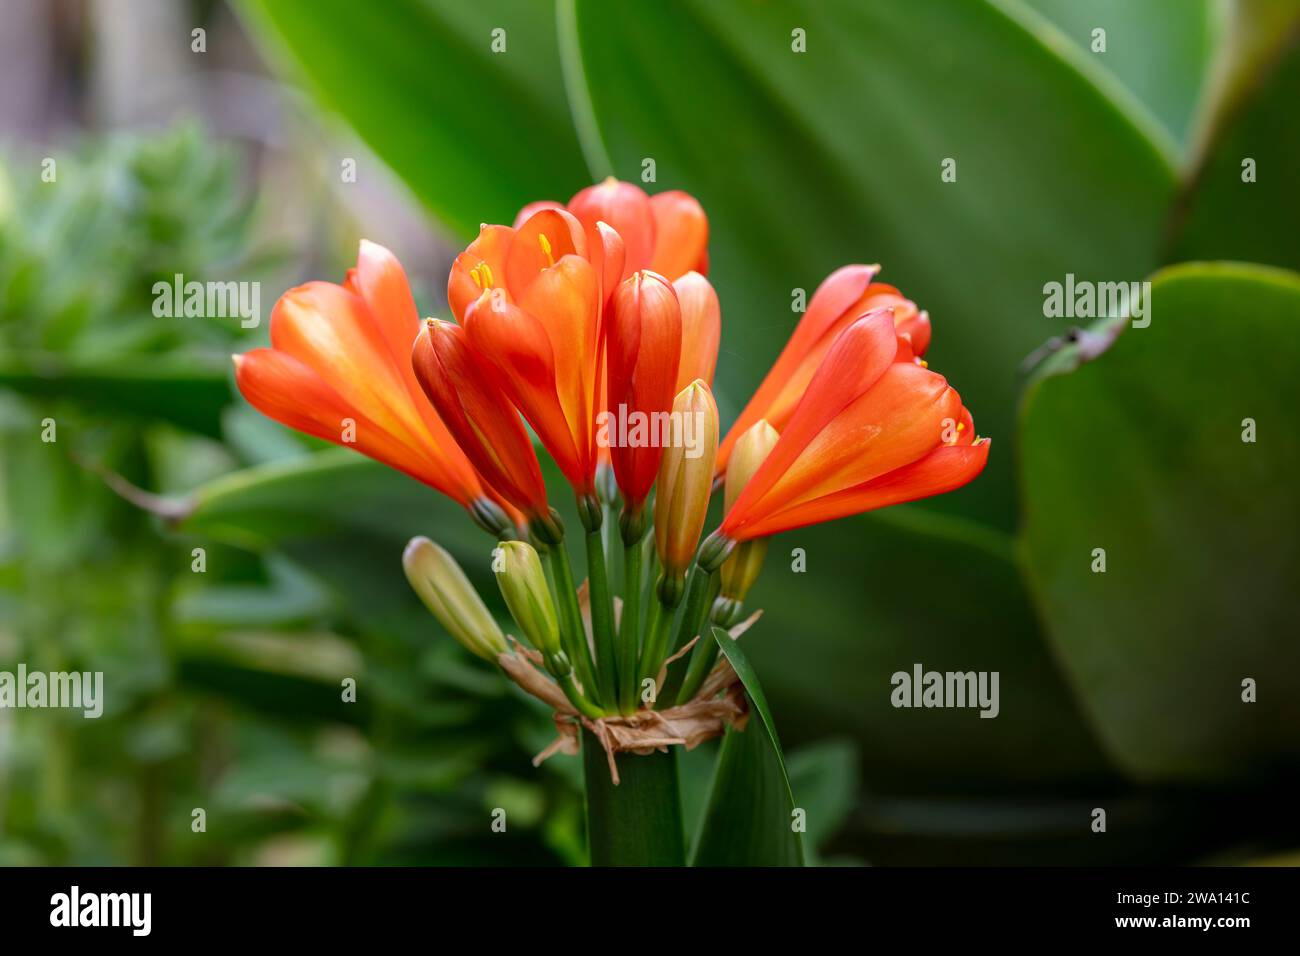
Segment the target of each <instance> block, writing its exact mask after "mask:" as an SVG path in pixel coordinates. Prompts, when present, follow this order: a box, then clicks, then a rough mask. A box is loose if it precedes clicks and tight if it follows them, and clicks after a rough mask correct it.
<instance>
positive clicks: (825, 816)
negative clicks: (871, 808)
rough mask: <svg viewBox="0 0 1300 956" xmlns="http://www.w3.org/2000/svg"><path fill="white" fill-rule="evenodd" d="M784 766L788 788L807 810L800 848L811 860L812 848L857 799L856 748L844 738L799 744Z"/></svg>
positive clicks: (838, 824) (828, 835) (818, 845)
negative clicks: (804, 744) (802, 848)
mask: <svg viewBox="0 0 1300 956" xmlns="http://www.w3.org/2000/svg"><path fill="white" fill-rule="evenodd" d="M786 770H787V771H788V772H789V774H790V789H791V790H792V791H793V792H795V793H797V794H799V803H800V806H801V807H802V808H803V809H804V810H805V811H806V812H807V823H808V831H807V834H806V840H805V843H804V850H805V852H807V854H808V857H809V862H810V863H815V851H817V850H820V849H821V848H822V846H823V845H824V844H825V843H826V842H827V841H828V840H829V839H830V838H831V837H833V836H834V835H835V832H836V831H837V830H838V829H839V828H840V827H841V826H842V825H843V824H844V822H845V821H846V820H847V819H848V818H849V814H850V813H852V811H853V808H854V806H855V804H856V802H857V796H858V748H857V745H856V744H854V742H853V741H852V740H845V739H831V740H825V741H820V742H818V743H815V744H810V745H809V746H807V747H800V748H799V749H798V750H796V751H793V752H792V753H791V754H790V756H789V758H788V759H787V760H786Z"/></svg>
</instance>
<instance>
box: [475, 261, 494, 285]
mask: <svg viewBox="0 0 1300 956" xmlns="http://www.w3.org/2000/svg"><path fill="white" fill-rule="evenodd" d="M478 267H479V269H480V271H481V272H482V275H483V286H482V287H483V288H485V289H493V288H496V280H495V279H494V278H493V277H492V267H491V266H489V265H488V264H487V263H486V262H480V263H479V264H478Z"/></svg>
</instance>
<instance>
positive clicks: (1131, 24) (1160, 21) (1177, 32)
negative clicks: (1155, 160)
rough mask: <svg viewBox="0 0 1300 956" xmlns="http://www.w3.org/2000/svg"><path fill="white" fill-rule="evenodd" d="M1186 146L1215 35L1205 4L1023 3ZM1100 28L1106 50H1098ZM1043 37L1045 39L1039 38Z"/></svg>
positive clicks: (1118, 0)
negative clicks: (1117, 83)
mask: <svg viewBox="0 0 1300 956" xmlns="http://www.w3.org/2000/svg"><path fill="white" fill-rule="evenodd" d="M1024 2H1026V3H1027V4H1028V5H1029V6H1031V7H1033V8H1034V9H1035V10H1037V11H1038V12H1039V13H1041V14H1042V15H1043V16H1044V17H1046V18H1047V19H1048V20H1050V21H1051V22H1052V24H1054V25H1055V26H1056V27H1057V28H1059V29H1060V31H1061V33H1062V34H1063V35H1064V37H1065V38H1066V39H1068V40H1069V41H1070V42H1071V43H1073V44H1075V45H1076V46H1078V47H1079V49H1080V50H1081V51H1082V52H1083V53H1084V55H1085V56H1088V57H1090V58H1092V59H1093V60H1094V61H1095V62H1096V64H1097V65H1098V66H1100V67H1101V68H1102V69H1104V70H1106V71H1107V72H1108V73H1110V74H1112V75H1113V76H1114V77H1115V79H1116V80H1117V81H1118V82H1120V83H1121V84H1123V86H1124V87H1125V88H1126V89H1127V90H1129V91H1130V92H1131V93H1132V94H1133V95H1134V96H1135V97H1137V99H1138V100H1140V101H1141V102H1142V103H1143V104H1144V105H1145V107H1146V108H1147V109H1149V110H1150V111H1151V112H1152V114H1153V115H1154V116H1155V117H1156V118H1157V119H1158V120H1159V121H1160V123H1161V125H1162V126H1163V127H1164V128H1165V131H1166V132H1167V133H1168V134H1169V135H1171V136H1173V137H1174V138H1175V139H1176V140H1178V142H1179V143H1185V142H1186V141H1187V136H1188V134H1189V132H1190V131H1191V126H1192V120H1193V117H1194V115H1195V113H1196V105H1197V103H1198V102H1199V100H1200V95H1201V89H1202V86H1203V83H1204V80H1205V76H1206V72H1207V69H1208V67H1209V65H1210V62H1211V59H1212V56H1213V54H1214V52H1215V44H1216V40H1217V39H1218V35H1219V19H1220V18H1219V17H1218V16H1217V12H1218V4H1216V3H1213V2H1211V0H1141V2H1139V3H1134V2H1133V0H1089V2H1087V3H1079V2H1078V0H1024ZM1098 29H1101V30H1104V31H1105V49H1104V50H1096V49H1094V47H1096V46H1098V45H1099V43H1098V41H1099V40H1100V38H1099V37H1098V38H1094V33H1093V31H1095V30H1098ZM1044 36H1045V39H1046V35H1045V34H1044Z"/></svg>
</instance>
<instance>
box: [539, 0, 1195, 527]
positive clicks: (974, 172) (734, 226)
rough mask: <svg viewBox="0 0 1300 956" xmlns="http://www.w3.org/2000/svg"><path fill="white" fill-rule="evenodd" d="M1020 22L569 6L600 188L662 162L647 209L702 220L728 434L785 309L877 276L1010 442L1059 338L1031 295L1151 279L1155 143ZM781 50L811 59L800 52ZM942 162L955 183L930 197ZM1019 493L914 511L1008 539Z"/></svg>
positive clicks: (815, 6)
mask: <svg viewBox="0 0 1300 956" xmlns="http://www.w3.org/2000/svg"><path fill="white" fill-rule="evenodd" d="M1022 9H1023V8H1020V7H1015V8H1012V7H1009V6H1004V5H1003V4H1002V3H995V2H972V0H914V2H910V3H861V2H853V0H822V2H813V0H799V2H791V3H782V4H775V3H758V2H754V0H683V2H681V3H675V4H671V5H667V4H648V3H606V2H600V0H563V2H562V4H561V17H560V24H561V42H562V47H563V48H565V49H568V50H573V51H577V52H576V53H575V54H574V55H572V56H569V57H567V58H566V62H565V67H566V71H567V72H568V75H569V78H570V80H571V83H570V91H571V93H574V94H577V93H579V92H580V91H581V90H582V89H583V88H585V90H586V91H587V96H586V97H580V96H579V97H576V100H575V111H576V113H577V115H578V117H579V119H580V121H581V122H582V124H583V126H584V128H592V129H594V130H596V131H597V134H598V135H593V136H591V137H589V138H588V141H587V143H586V144H585V145H587V147H588V158H589V161H591V162H592V165H593V167H595V168H594V170H593V171H596V172H603V171H604V167H606V166H608V168H609V170H611V171H613V172H614V173H616V174H617V175H619V176H621V177H623V178H627V179H639V178H640V176H641V171H642V168H643V165H642V164H643V160H644V159H647V158H652V159H654V160H655V163H656V172H657V182H656V184H655V185H653V186H652V187H651V188H653V189H670V188H677V187H680V188H685V189H687V190H690V191H691V192H693V193H695V194H696V195H697V196H698V197H699V198H700V200H701V201H702V202H703V203H704V206H705V208H706V209H707V210H708V213H709V216H710V228H711V243H710V255H711V257H712V268H711V276H712V277H713V278H714V279H715V280H716V284H717V287H718V291H719V294H720V296H721V299H722V303H723V316H724V321H723V355H722V358H721V361H720V362H719V369H718V378H719V383H720V391H721V393H722V396H721V397H722V404H723V406H724V412H725V411H726V409H727V408H730V409H732V410H734V409H735V408H736V407H737V406H738V405H739V404H741V403H742V402H743V400H744V397H745V396H746V395H747V394H748V391H749V390H750V389H752V388H753V387H754V386H755V385H756V384H757V382H758V381H759V379H760V378H761V377H762V375H763V374H764V373H765V372H766V370H767V368H768V367H769V365H770V363H771V361H772V360H773V359H774V358H775V356H776V354H777V352H778V351H779V350H780V348H781V346H782V344H783V343H784V342H785V340H786V339H787V337H788V336H789V334H790V331H791V329H792V328H793V326H794V323H795V320H796V319H797V318H798V316H797V315H794V314H792V313H791V290H793V289H795V288H803V289H806V290H808V292H810V293H811V291H812V289H813V287H815V286H816V284H817V283H818V282H820V281H821V279H822V278H823V277H824V276H825V275H826V274H827V273H829V272H830V271H831V270H832V269H834V268H836V267H837V266H840V265H842V264H844V263H846V262H864V261H865V262H877V261H878V262H880V263H882V264H883V266H884V272H883V274H882V278H883V279H884V280H886V281H889V282H893V283H895V284H897V285H899V286H900V287H901V288H902V289H903V290H904V291H905V292H906V293H907V294H908V295H910V296H911V297H913V298H914V299H916V300H917V302H919V303H920V304H921V305H922V306H923V307H925V308H927V309H929V310H930V312H931V314H932V317H933V320H934V328H935V338H934V345H933V348H932V350H931V354H930V356H928V357H929V358H930V359H931V365H932V367H933V368H935V369H937V370H939V371H941V372H943V373H944V374H945V375H947V376H948V377H949V378H950V380H951V381H952V382H953V384H954V385H955V386H956V387H957V388H958V389H959V390H960V391H961V393H962V396H963V398H964V399H965V400H966V402H967V404H968V405H969V407H970V408H971V409H972V411H973V412H974V416H975V421H976V423H977V425H978V426H979V430H980V432H981V433H982V434H986V435H992V436H994V437H995V438H1000V437H1001V438H1005V437H1009V436H1010V434H1011V432H1012V429H1013V423H1014V400H1015V396H1016V394H1017V375H1016V369H1017V367H1018V365H1019V363H1020V361H1021V360H1022V359H1023V357H1024V356H1025V355H1026V354H1028V353H1029V352H1031V351H1032V350H1033V349H1034V348H1035V347H1036V346H1037V345H1038V344H1039V343H1041V342H1042V340H1043V339H1044V338H1046V337H1047V336H1048V335H1050V334H1051V333H1052V332H1053V331H1058V330H1059V326H1060V325H1061V324H1063V323H1062V322H1060V321H1059V320H1058V321H1055V322H1054V321H1053V320H1047V319H1045V318H1044V317H1043V286H1044V284H1045V283H1046V282H1049V281H1052V280H1061V281H1063V280H1064V277H1065V275H1066V274H1067V273H1073V274H1075V275H1076V276H1077V277H1079V278H1086V279H1092V280H1118V279H1126V278H1127V279H1134V280H1136V279H1139V278H1141V276H1142V275H1144V274H1146V273H1148V272H1149V271H1150V270H1151V268H1153V267H1154V266H1155V264H1156V261H1155V251H1156V247H1157V240H1158V238H1159V234H1160V228H1161V225H1162V222H1163V220H1164V216H1165V211H1166V208H1167V205H1168V201H1169V198H1170V196H1171V194H1172V192H1173V188H1174V174H1173V171H1172V165H1171V160H1170V157H1169V155H1168V154H1167V152H1166V151H1164V150H1162V149H1161V148H1160V147H1159V146H1158V145H1156V143H1155V142H1154V140H1158V139H1160V136H1159V131H1158V127H1155V126H1154V124H1152V123H1150V122H1147V121H1146V120H1145V119H1144V118H1143V114H1138V113H1132V112H1129V111H1127V110H1126V109H1125V108H1124V107H1123V106H1122V105H1117V103H1116V101H1114V100H1112V99H1111V98H1110V97H1109V96H1108V94H1107V93H1105V92H1103V89H1102V87H1107V88H1110V87H1113V86H1114V85H1115V84H1114V82H1113V81H1111V80H1109V79H1108V78H1107V77H1106V76H1105V74H1104V73H1102V71H1101V70H1100V68H1099V67H1098V66H1097V65H1096V64H1094V63H1092V61H1091V60H1090V59H1088V58H1086V57H1085V56H1084V55H1083V54H1082V53H1080V52H1078V51H1077V50H1076V49H1074V48H1073V47H1071V46H1069V45H1068V44H1064V43H1058V44H1056V45H1055V47H1052V46H1048V45H1047V44H1045V43H1044V42H1043V40H1042V39H1041V38H1040V37H1038V36H1036V35H1035V34H1034V33H1033V32H1032V31H1031V30H1029V29H1027V28H1026V27H1025V26H1024V25H1023V24H1022V22H1021V21H1020V20H1019V19H1017V15H1016V11H1017V10H1022ZM794 29H802V30H804V31H806V39H807V52H806V53H795V52H792V50H791V44H792V39H791V32H792V30H794ZM583 79H585V87H584V84H583V83H582V82H580V81H581V80H583ZM1099 84H1100V85H1099ZM946 158H952V159H955V160H956V161H957V167H956V170H957V180H956V182H944V181H943V180H942V179H941V172H942V168H941V164H942V163H943V161H944V160H945V159H946ZM1102 183H1104V184H1105V187H1104V188H1100V187H1097V188H1091V187H1090V184H1102ZM997 447H1002V448H1004V449H1005V448H1007V447H1008V446H1007V445H1002V446H995V449H996V448H997ZM1011 475H1012V468H1011V460H1010V456H1009V454H1008V453H1007V452H1006V451H1002V452H998V451H996V450H995V451H994V454H993V456H992V458H991V460H990V463H989V467H988V471H987V473H986V474H985V476H984V478H983V479H982V480H980V481H977V482H975V483H974V484H973V485H971V486H969V487H968V488H966V489H963V490H962V491H961V492H958V493H957V494H955V495H948V496H944V497H943V498H941V499H936V500H935V501H934V502H932V503H931V504H929V505H927V507H932V508H939V509H959V510H963V511H965V512H966V513H969V514H978V515H980V516H982V517H985V518H988V519H992V520H994V521H996V522H998V523H1000V524H1001V525H1002V526H1004V527H1007V528H1009V527H1010V526H1011V525H1012V523H1013V518H1014V494H1013V487H1012V481H1011Z"/></svg>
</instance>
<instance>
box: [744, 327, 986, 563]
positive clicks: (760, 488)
mask: <svg viewBox="0 0 1300 956" xmlns="http://www.w3.org/2000/svg"><path fill="white" fill-rule="evenodd" d="M900 347H903V346H901V345H900V340H899V336H898V334H897V332H896V330H895V323H894V317H893V316H892V315H891V314H890V313H889V312H888V311H886V310H880V309H878V310H876V311H874V312H871V313H869V314H867V315H865V316H863V317H862V318H860V319H857V320H856V321H854V322H853V323H852V324H851V325H850V326H849V327H848V328H847V329H845V330H844V332H843V333H841V335H840V336H839V337H838V338H837V339H836V340H835V341H834V343H833V344H832V345H831V347H830V348H829V349H828V350H827V352H826V356H825V358H824V359H823V361H822V363H821V365H820V366H819V367H818V368H817V370H816V373H815V374H814V375H813V377H812V381H811V382H810V383H809V385H808V389H807V393H806V394H805V395H804V397H803V399H802V401H800V402H799V404H798V406H797V407H796V409H795V410H794V411H793V413H791V415H790V416H789V419H788V423H787V424H786V426H785V428H784V429H782V430H781V438H780V440H779V441H778V442H777V444H776V447H774V448H773V449H772V451H771V453H770V454H769V455H768V456H767V458H766V459H764V461H763V463H762V465H760V466H759V468H758V470H757V471H756V472H755V473H754V476H753V477H752V478H751V479H750V480H749V483H748V484H747V485H745V488H744V490H743V491H742V492H741V493H740V497H739V498H737V499H736V502H735V504H734V505H733V506H732V507H731V509H730V510H729V511H728V512H727V515H726V517H725V518H724V519H723V522H722V527H721V529H720V534H721V536H722V537H724V538H727V539H730V540H732V541H745V540H749V539H751V538H759V537H766V536H768V535H772V534H776V533H777V532H780V531H788V530H790V529H792V528H800V527H803V526H804V525H809V524H815V523H819V522H823V521H833V520H835V519H836V518H842V517H845V516H847V515H851V514H857V513H859V512H863V511H870V510H872V509H875V508H883V507H885V506H887V505H893V504H899V503H901V502H905V501H914V500H916V499H917V498H926V497H929V496H930V495H936V494H940V493H942V492H946V491H952V490H954V489H956V488H960V487H961V486H962V485H964V484H966V483H967V482H969V481H971V480H972V479H973V478H974V477H975V476H976V475H978V474H979V473H980V471H982V470H983V468H984V463H985V461H987V459H988V450H989V442H988V440H987V439H975V438H974V437H973V436H974V423H973V422H972V420H971V417H970V413H969V412H968V411H967V410H966V409H965V408H963V407H962V404H961V397H960V396H959V395H958V394H957V392H956V391H955V390H954V389H952V388H951V387H949V385H948V383H947V381H946V380H945V379H944V378H943V376H941V375H937V374H935V373H934V372H931V371H928V370H927V369H925V368H923V367H922V366H920V365H918V364H916V363H914V362H899V361H897V356H898V351H899V349H900Z"/></svg>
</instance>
